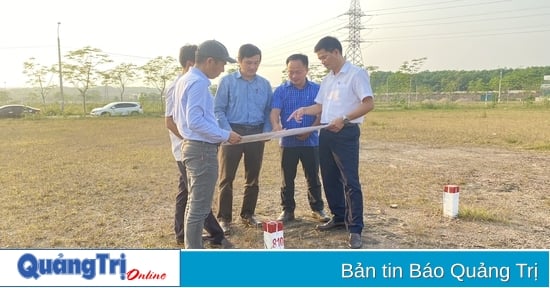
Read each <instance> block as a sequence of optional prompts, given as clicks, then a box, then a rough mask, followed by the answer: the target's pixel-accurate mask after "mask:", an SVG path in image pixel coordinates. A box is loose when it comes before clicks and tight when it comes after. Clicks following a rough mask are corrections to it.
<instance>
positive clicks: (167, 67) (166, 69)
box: [140, 56, 181, 107]
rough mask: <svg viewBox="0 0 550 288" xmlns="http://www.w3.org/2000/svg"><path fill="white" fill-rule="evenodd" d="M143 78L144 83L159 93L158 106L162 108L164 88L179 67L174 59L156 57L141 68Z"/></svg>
mask: <svg viewBox="0 0 550 288" xmlns="http://www.w3.org/2000/svg"><path fill="white" fill-rule="evenodd" d="M140 68H141V71H143V75H144V77H145V83H147V84H149V85H152V86H153V87H155V88H156V89H157V90H158V91H159V93H160V99H159V101H160V104H161V107H164V94H165V91H166V86H167V85H168V84H169V82H170V81H172V80H173V79H174V77H175V76H176V75H177V73H178V72H179V71H180V70H181V67H180V66H179V64H178V63H177V61H176V59H174V58H173V57H170V56H167V57H162V56H158V57H156V58H154V59H152V60H150V61H149V62H147V63H145V65H143V66H141V67H140Z"/></svg>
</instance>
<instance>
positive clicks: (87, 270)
mask: <svg viewBox="0 0 550 288" xmlns="http://www.w3.org/2000/svg"><path fill="white" fill-rule="evenodd" d="M0 258H2V259H3V260H2V261H6V262H5V263H12V264H11V265H10V266H8V267H6V268H7V270H6V271H5V272H6V274H4V273H3V272H0V278H2V279H3V280H6V283H3V284H6V285H9V286H26V287H30V286H37V287H44V286H48V287H49V286H50V285H54V286H58V285H61V284H63V285H64V286H82V285H84V286H89V285H93V286H96V287H101V286H128V285H131V286H133V287H136V286H149V287H151V286H157V287H158V286H172V287H174V286H179V279H180V275H179V274H180V273H179V272H180V271H179V267H180V265H179V250H162V249H160V250H148V249H140V250H138V249H135V250H134V249H128V250H87V249H82V250H79V249H74V250H72V249H69V250H63V249H62V250H54V249H44V250H7V251H6V250H4V251H3V250H1V249H0ZM10 271H11V272H10ZM0 286H2V285H1V284H0Z"/></svg>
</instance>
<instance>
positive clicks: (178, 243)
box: [176, 238, 185, 246]
mask: <svg viewBox="0 0 550 288" xmlns="http://www.w3.org/2000/svg"><path fill="white" fill-rule="evenodd" d="M176 244H177V245H178V246H185V240H184V239H181V238H176Z"/></svg>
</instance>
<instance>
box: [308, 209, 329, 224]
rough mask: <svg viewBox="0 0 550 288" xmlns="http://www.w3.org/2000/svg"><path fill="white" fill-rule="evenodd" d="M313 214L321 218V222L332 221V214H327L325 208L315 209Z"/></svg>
mask: <svg viewBox="0 0 550 288" xmlns="http://www.w3.org/2000/svg"><path fill="white" fill-rule="evenodd" d="M311 214H312V215H313V217H315V218H317V219H319V221H321V222H328V221H330V216H328V215H327V213H326V212H325V209H321V210H319V211H313V212H311Z"/></svg>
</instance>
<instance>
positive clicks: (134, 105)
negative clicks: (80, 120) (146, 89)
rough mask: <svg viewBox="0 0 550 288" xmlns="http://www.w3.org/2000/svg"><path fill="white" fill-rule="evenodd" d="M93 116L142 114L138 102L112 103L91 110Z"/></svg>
mask: <svg viewBox="0 0 550 288" xmlns="http://www.w3.org/2000/svg"><path fill="white" fill-rule="evenodd" d="M90 114H91V115H93V116H127V115H138V114H143V108H142V107H141V104H140V103H139V102H112V103H109V104H107V105H105V106H103V107H100V108H95V109H92V112H90Z"/></svg>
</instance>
